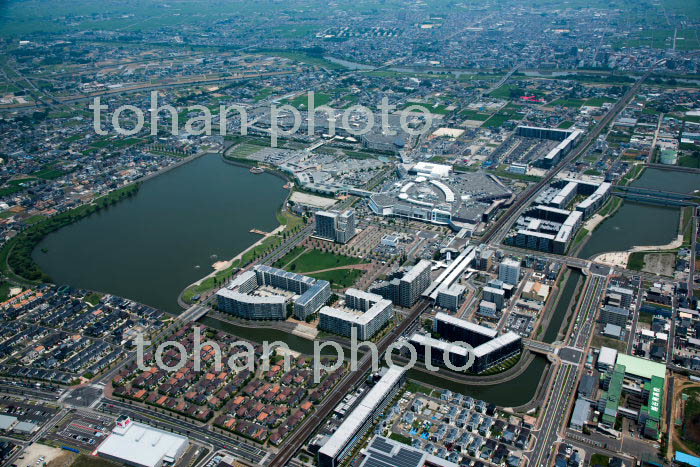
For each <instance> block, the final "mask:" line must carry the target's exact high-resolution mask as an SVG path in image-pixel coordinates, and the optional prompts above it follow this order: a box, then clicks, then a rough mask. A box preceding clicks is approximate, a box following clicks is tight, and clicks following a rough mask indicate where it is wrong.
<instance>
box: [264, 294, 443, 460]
mask: <svg viewBox="0 0 700 467" xmlns="http://www.w3.org/2000/svg"><path fill="white" fill-rule="evenodd" d="M429 306H430V302H428V301H427V300H425V299H421V300H420V301H418V303H416V305H415V306H414V307H413V308H412V309H411V313H410V314H409V316H408V317H407V318H406V319H405V320H403V321H401V323H400V324H399V325H398V326H397V327H396V328H394V330H393V331H392V332H390V333H389V334H387V335H386V336H384V338H383V339H382V340H381V341H380V342H379V344H378V345H377V348H378V349H379V355H380V357H381V356H382V355H384V352H386V350H387V348H388V347H389V345H390V344H392V343H393V342H396V340H398V338H399V337H400V336H401V335H402V334H404V333H405V332H406V331H407V330H408V329H409V328H410V326H411V325H413V323H414V322H415V321H416V320H417V319H418V317H419V316H420V315H421V314H422V313H423V312H424V311H425V310H426V309H427V308H428V307H429ZM371 357H372V352H367V353H365V355H364V356H363V357H362V359H361V360H360V362H359V363H358V365H357V371H354V372H349V373H348V374H347V375H346V376H345V377H344V378H343V379H342V380H341V381H340V382H339V383H338V385H337V386H336V387H335V388H333V392H332V393H331V395H330V396H328V398H327V399H326V400H324V401H323V402H322V403H321V404H320V405H319V406H318V407H317V408H316V410H315V411H314V412H313V413H312V414H311V415H310V416H309V417H307V418H306V419H304V420H303V421H302V423H301V425H300V426H298V427H297V429H296V430H294V432H293V433H292V435H291V436H290V437H289V438H288V439H287V441H286V442H285V444H284V447H282V449H280V451H279V452H278V453H277V455H276V456H275V457H274V458H273V459H272V462H271V463H270V466H271V467H283V466H285V465H287V462H289V460H290V459H291V458H292V457H293V456H294V454H295V453H296V452H297V451H298V450H299V448H301V447H302V445H303V444H304V442H305V441H306V439H308V438H309V436H311V434H312V433H313V432H314V431H316V429H318V428H319V427H320V426H321V424H322V423H323V421H324V420H325V418H326V417H327V416H328V415H330V413H331V412H332V411H333V409H334V408H335V407H336V406H337V405H338V404H339V403H340V401H342V400H343V398H344V397H345V395H346V394H348V393H350V392H351V391H352V389H353V388H354V387H355V386H357V385H358V384H359V383H360V382H361V381H362V380H363V379H364V377H365V374H366V373H367V372H368V371H369V370H370V368H371V363H372V360H371Z"/></svg>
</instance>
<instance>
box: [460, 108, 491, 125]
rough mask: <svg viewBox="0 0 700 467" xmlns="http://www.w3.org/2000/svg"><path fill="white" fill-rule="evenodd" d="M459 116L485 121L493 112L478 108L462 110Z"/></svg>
mask: <svg viewBox="0 0 700 467" xmlns="http://www.w3.org/2000/svg"><path fill="white" fill-rule="evenodd" d="M459 116H460V117H462V118H464V119H466V120H475V121H478V122H485V121H486V120H488V119H489V117H490V116H491V114H487V113H482V112H477V111H476V110H468V109H467V110H462V111H461V112H460V113H459Z"/></svg>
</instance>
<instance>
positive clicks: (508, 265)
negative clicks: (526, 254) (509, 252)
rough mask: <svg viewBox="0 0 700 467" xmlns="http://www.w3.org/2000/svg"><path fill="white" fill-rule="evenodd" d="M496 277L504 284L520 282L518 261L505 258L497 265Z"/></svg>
mask: <svg viewBox="0 0 700 467" xmlns="http://www.w3.org/2000/svg"><path fill="white" fill-rule="evenodd" d="M498 279H499V280H500V281H503V282H505V283H506V284H511V285H518V282H520V261H518V260H515V259H512V258H506V259H504V260H503V261H501V264H500V265H499V266H498Z"/></svg>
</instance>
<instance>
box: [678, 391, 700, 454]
mask: <svg viewBox="0 0 700 467" xmlns="http://www.w3.org/2000/svg"><path fill="white" fill-rule="evenodd" d="M683 395H684V396H686V397H687V400H686V402H685V410H684V413H683V425H682V428H681V430H680V432H681V439H682V440H683V443H685V444H686V445H687V446H688V447H689V448H690V449H692V450H693V451H695V452H696V453H699V452H700V388H688V389H684V390H683Z"/></svg>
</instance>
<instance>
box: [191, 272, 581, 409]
mask: <svg viewBox="0 0 700 467" xmlns="http://www.w3.org/2000/svg"><path fill="white" fill-rule="evenodd" d="M572 275H573V274H572ZM571 295H573V292H572V293H571ZM568 298H569V300H570V299H571V296H569V297H568ZM569 300H567V303H568V301H569ZM562 301H564V297H562ZM199 323H201V324H203V325H205V326H209V327H212V328H215V329H219V330H221V331H225V332H227V333H230V334H233V335H235V336H239V337H242V338H244V339H249V340H252V341H255V342H262V341H264V340H266V341H268V342H273V341H283V342H285V343H286V344H287V345H288V346H289V348H290V349H291V350H294V351H296V352H300V353H303V354H307V355H313V352H314V343H313V341H310V340H308V339H304V338H302V337H299V336H295V335H292V334H288V333H286V332H284V331H280V330H277V329H271V328H263V327H261V328H248V327H243V326H238V325H236V324H233V323H230V322H225V321H221V320H218V319H216V318H210V317H208V316H207V317H204V318H202V319H200V320H199ZM550 326H555V327H556V326H561V319H559V322H558V324H556V323H555V322H554V321H552V323H551V324H550ZM557 329H558V327H557ZM346 352H347V354H346V358H347V357H349V352H350V350H348V349H346ZM321 354H323V355H335V350H334V349H333V348H332V347H326V348H323V349H322V350H321ZM546 366H547V359H546V358H545V357H542V356H540V355H537V356H536V357H535V359H534V360H533V361H532V362H531V363H530V364H529V365H528V367H527V368H526V369H525V371H523V373H521V374H520V375H519V376H517V377H516V378H514V379H513V380H511V381H508V382H507V383H503V384H490V385H469V384H460V383H457V382H454V381H452V380H448V379H444V378H441V377H439V376H437V375H432V374H426V373H425V372H422V371H418V370H410V371H409V372H408V376H409V378H412V379H415V380H416V381H420V382H423V383H426V384H430V385H433V386H436V387H440V388H446V389H449V390H450V391H454V392H460V393H462V394H466V395H469V396H472V397H476V398H479V399H483V400H485V401H488V402H493V403H494V404H496V405H499V406H503V407H516V406H519V405H524V404H527V403H528V402H530V400H531V399H532V398H533V397H534V396H535V393H536V391H537V386H538V384H539V382H540V378H542V374H543V373H544V369H545V368H546ZM514 387H517V388H518V390H517V391H513V388H514Z"/></svg>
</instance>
